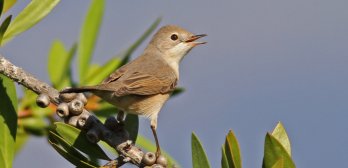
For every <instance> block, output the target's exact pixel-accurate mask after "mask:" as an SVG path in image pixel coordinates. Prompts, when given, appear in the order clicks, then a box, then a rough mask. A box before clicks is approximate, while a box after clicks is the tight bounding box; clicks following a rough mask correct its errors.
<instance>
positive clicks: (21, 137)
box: [14, 127, 29, 155]
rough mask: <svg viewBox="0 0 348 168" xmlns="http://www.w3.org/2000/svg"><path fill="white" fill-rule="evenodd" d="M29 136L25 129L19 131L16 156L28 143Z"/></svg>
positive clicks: (20, 128) (21, 128) (15, 149)
mask: <svg viewBox="0 0 348 168" xmlns="http://www.w3.org/2000/svg"><path fill="white" fill-rule="evenodd" d="M28 139H29V135H28V134H27V133H26V132H25V130H24V128H23V127H19V128H18V129H17V135H16V142H15V146H14V151H15V155H17V154H18V152H19V151H20V150H21V149H22V147H23V146H24V144H25V143H26V142H27V141H28Z"/></svg>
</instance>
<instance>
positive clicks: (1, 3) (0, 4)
mask: <svg viewBox="0 0 348 168" xmlns="http://www.w3.org/2000/svg"><path fill="white" fill-rule="evenodd" d="M3 9H4V0H0V16H1V14H2V11H3Z"/></svg>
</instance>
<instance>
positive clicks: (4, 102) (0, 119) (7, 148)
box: [0, 75, 18, 168]
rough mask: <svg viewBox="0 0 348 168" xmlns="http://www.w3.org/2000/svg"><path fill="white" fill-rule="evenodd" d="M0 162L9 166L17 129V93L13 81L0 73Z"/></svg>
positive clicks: (12, 156) (12, 155)
mask: <svg viewBox="0 0 348 168" xmlns="http://www.w3.org/2000/svg"><path fill="white" fill-rule="evenodd" d="M0 98H1V101H0V133H1V136H0V153H1V157H0V163H2V164H0V165H1V167H3V168H11V167H12V161H13V158H14V146H15V140H16V131H17V113H16V112H17V106H18V102H17V95H16V88H15V85H14V83H13V81H12V80H11V79H9V78H7V77H5V76H4V75H0Z"/></svg>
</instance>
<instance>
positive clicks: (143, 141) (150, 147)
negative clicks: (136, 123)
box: [136, 135, 180, 167]
mask: <svg viewBox="0 0 348 168" xmlns="http://www.w3.org/2000/svg"><path fill="white" fill-rule="evenodd" d="M136 142H137V143H136V144H137V145H138V146H139V147H141V148H142V149H144V150H147V151H156V145H155V144H153V143H152V142H151V141H150V140H149V139H147V138H145V137H143V136H141V135H138V137H137V141H136ZM161 154H163V155H164V156H165V157H166V158H167V160H168V165H169V167H174V166H173V165H175V166H176V167H180V165H179V163H178V162H177V161H176V160H175V159H174V158H173V157H171V156H170V155H169V154H168V153H167V152H166V151H164V150H163V149H161Z"/></svg>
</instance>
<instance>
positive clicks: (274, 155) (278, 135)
mask: <svg viewBox="0 0 348 168" xmlns="http://www.w3.org/2000/svg"><path fill="white" fill-rule="evenodd" d="M290 151H291V146H290V141H289V138H288V134H287V133H286V131H285V129H284V126H283V125H282V123H280V122H279V123H278V124H277V126H276V127H275V128H274V130H273V131H272V132H271V133H267V134H266V138H265V146H264V156H263V163H262V168H295V167H296V166H295V164H294V162H293V160H292V158H291V152H290ZM221 153H222V154H221V155H222V156H221V167H222V168H241V167H242V159H241V153H240V149H239V144H238V141H237V138H236V136H235V135H234V133H233V132H232V131H231V130H230V131H229V132H228V134H227V135H226V140H225V144H224V145H223V146H222V149H221ZM192 164H193V167H209V161H208V159H207V156H206V154H205V151H204V149H203V147H202V145H201V142H200V141H199V139H198V137H197V136H196V135H195V134H192Z"/></svg>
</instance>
